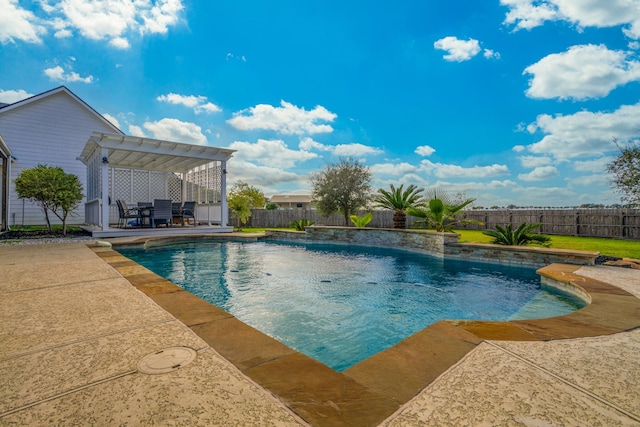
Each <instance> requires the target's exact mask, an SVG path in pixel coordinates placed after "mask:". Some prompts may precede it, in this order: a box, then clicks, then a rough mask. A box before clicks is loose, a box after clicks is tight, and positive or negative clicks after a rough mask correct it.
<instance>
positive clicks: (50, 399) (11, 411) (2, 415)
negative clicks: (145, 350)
mask: <svg viewBox="0 0 640 427" xmlns="http://www.w3.org/2000/svg"><path fill="white" fill-rule="evenodd" d="M136 373H138V371H137V370H133V371H127V372H123V373H121V374H118V375H114V376H112V377H108V378H104V379H102V380H100V381H95V382H92V383H89V384H85V385H83V386H82V387H78V388H74V389H72V390H68V391H65V392H63V393H59V394H56V395H54V396H51V397H47V398H46V399H42V400H38V401H37V402H32V403H29V404H27V405H23V406H21V407H19V408H15V409H12V410H10V411H7V412H4V413H2V414H0V418H3V417H6V416H8V415H11V414H15V413H16V412H20V411H23V410H25V409H29V408H31V407H33V406H36V405H39V404H41V403H46V402H50V401H52V400H55V399H59V398H61V397H64V396H67V395H69V394H72V393H77V392H79V391H82V390H85V389H88V388H90V387H94V386H96V385H100V384H102V383H106V382H107V381H113V380H117V379H118V378H122V377H126V376H128V375H131V374H136Z"/></svg>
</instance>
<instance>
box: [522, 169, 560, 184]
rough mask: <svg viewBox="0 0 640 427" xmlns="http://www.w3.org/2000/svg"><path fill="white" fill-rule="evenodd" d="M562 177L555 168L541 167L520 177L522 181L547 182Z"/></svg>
mask: <svg viewBox="0 0 640 427" xmlns="http://www.w3.org/2000/svg"><path fill="white" fill-rule="evenodd" d="M558 175H560V173H559V172H558V169H556V168H555V166H540V167H537V168H535V169H534V170H532V171H531V172H529V173H523V174H520V175H518V178H519V179H521V180H522V181H545V180H547V179H551V178H555V177H556V176H558Z"/></svg>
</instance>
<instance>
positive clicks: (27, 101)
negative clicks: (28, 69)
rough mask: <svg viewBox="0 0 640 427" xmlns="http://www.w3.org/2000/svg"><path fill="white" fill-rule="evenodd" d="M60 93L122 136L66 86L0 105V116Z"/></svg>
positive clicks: (122, 133)
mask: <svg viewBox="0 0 640 427" xmlns="http://www.w3.org/2000/svg"><path fill="white" fill-rule="evenodd" d="M61 92H63V93H66V94H67V95H69V96H70V97H71V98H73V99H74V100H75V101H76V102H78V103H79V104H80V105H82V106H83V107H85V108H86V109H87V110H88V111H89V112H90V113H91V114H93V115H94V116H95V117H96V118H97V119H98V120H100V121H102V122H103V123H104V124H106V125H107V126H109V127H110V128H112V129H113V131H114V133H118V134H120V135H124V132H122V131H121V130H120V129H118V127H117V126H116V125H114V124H113V123H111V122H110V121H109V120H107V119H105V118H104V116H103V115H102V114H100V113H98V112H97V111H96V110H94V109H93V108H92V107H91V106H90V105H89V104H87V103H86V102H84V101H83V100H82V99H80V98H79V97H78V95H76V94H75V93H73V92H71V91H70V90H69V89H68V88H67V87H66V86H59V87H57V88H55V89H51V90H48V91H46V92H42V93H40V94H38V95H33V96H31V97H29V98H26V99H23V100H22V101H18V102H14V103H13V104H6V105H3V104H0V114H3V113H6V112H8V111H12V110H15V109H18V108H21V107H24V106H25V105H29V104H31V103H33V102H37V101H39V100H41V99H43V98H46V97H48V96H52V95H56V94H58V93H61Z"/></svg>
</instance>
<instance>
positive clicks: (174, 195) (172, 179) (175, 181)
mask: <svg viewBox="0 0 640 427" xmlns="http://www.w3.org/2000/svg"><path fill="white" fill-rule="evenodd" d="M167 179H168V184H169V198H170V199H171V200H172V201H174V202H180V201H182V180H181V179H180V178H179V177H178V176H177V175H175V174H167ZM189 200H191V199H189Z"/></svg>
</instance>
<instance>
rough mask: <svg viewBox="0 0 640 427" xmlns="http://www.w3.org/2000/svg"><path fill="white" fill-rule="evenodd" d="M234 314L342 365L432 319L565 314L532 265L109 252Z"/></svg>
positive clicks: (227, 249)
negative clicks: (128, 259)
mask: <svg viewBox="0 0 640 427" xmlns="http://www.w3.org/2000/svg"><path fill="white" fill-rule="evenodd" d="M118 251H120V252H121V253H122V254H123V255H125V256H127V257H129V258H131V259H133V260H134V261H136V262H138V263H139V264H141V265H144V266H145V267H147V268H149V269H150V270H152V271H154V272H155V273H157V274H159V275H161V276H163V277H165V278H167V279H168V280H170V281H172V282H173V283H175V284H177V285H179V286H181V287H182V288H184V289H185V290H187V291H189V292H191V293H193V294H195V295H197V296H199V297H201V298H203V299H205V300H207V301H208V302H210V303H212V304H215V305H216V306H218V307H220V308H222V309H224V310H225V311H227V312H229V313H231V314H233V315H234V316H235V317H237V318H238V319H239V320H241V321H243V322H245V323H247V324H249V325H251V326H253V327H255V328H256V329H258V330H260V331H262V332H263V333H265V334H267V335H270V336H271V337H273V338H275V339H277V340H279V341H280V342H282V343H284V344H286V345H288V346H289V347H291V348H293V349H295V350H297V351H299V352H301V353H304V354H306V355H308V356H310V357H312V358H314V359H316V360H318V361H320V362H322V363H324V364H326V365H328V366H330V367H331V368H333V369H335V370H337V371H343V370H345V369H347V368H349V367H350V366H353V365H354V364H356V363H358V362H360V361H362V360H364V359H366V358H368V357H370V356H372V355H374V354H376V353H378V352H379V351H381V350H384V349H385V348H388V347H391V346H393V345H395V344H396V343H398V342H400V341H401V340H403V339H404V338H406V337H408V336H410V335H412V334H413V333H415V332H417V331H419V330H421V329H423V328H425V327H427V326H429V325H430V324H433V323H435V322H437V321H438V320H442V319H476V320H498V321H505V320H511V319H526V318H542V317H551V316H559V315H563V314H567V313H569V312H571V311H573V310H576V309H578V308H581V307H582V306H583V305H584V302H582V301H580V300H577V299H575V298H572V297H569V296H566V295H562V294H559V293H552V292H548V291H546V290H542V289H541V286H540V278H539V276H537V275H536V273H535V270H534V269H529V268H515V267H507V266H500V265H494V264H482V263H471V262H462V261H452V260H443V259H440V258H435V257H431V256H427V255H423V254H418V253H412V252H406V251H400V250H392V249H386V248H385V249H381V248H365V247H351V246H342V245H326V244H293V243H290V242H287V243H284V242H273V241H269V242H257V243H244V242H235V241H210V240H209V241H195V242H189V243H178V244H171V245H166V246H159V247H151V248H146V249H145V248H141V247H135V248H133V247H132V248H119V249H118Z"/></svg>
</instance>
